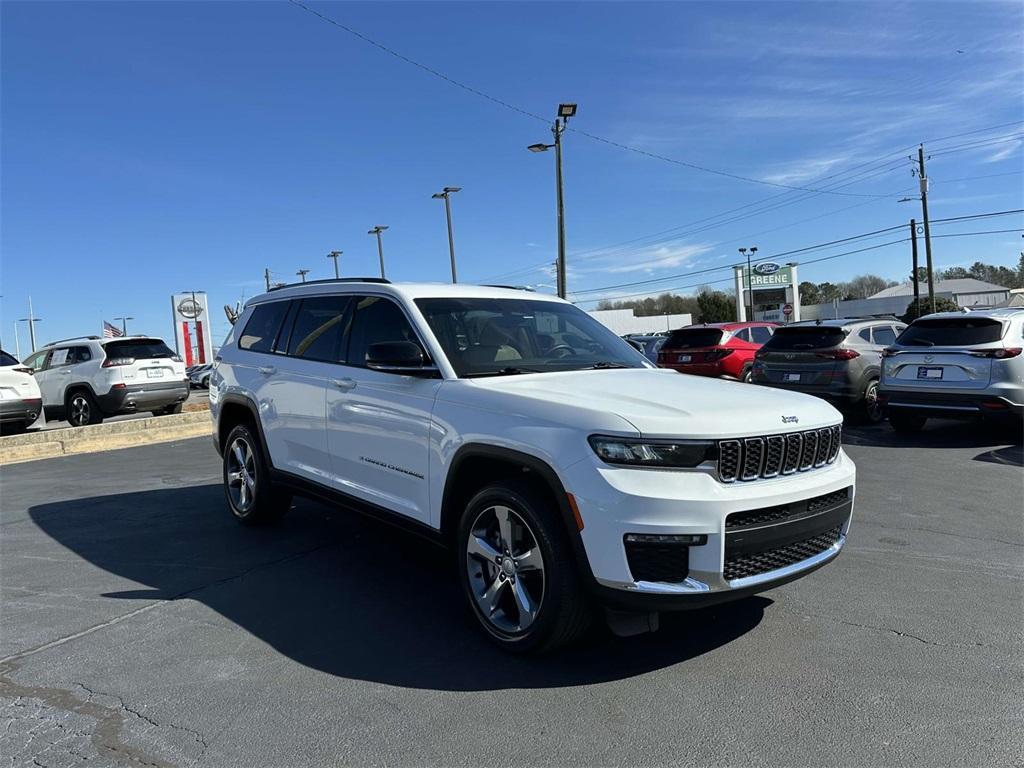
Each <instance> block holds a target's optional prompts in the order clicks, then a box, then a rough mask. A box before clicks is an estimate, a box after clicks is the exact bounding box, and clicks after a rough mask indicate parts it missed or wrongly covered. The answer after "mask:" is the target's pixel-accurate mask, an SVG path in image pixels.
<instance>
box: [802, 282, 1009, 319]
mask: <svg viewBox="0 0 1024 768" xmlns="http://www.w3.org/2000/svg"><path fill="white" fill-rule="evenodd" d="M918 290H919V291H920V293H921V296H922V297H927V296H928V281H927V280H922V281H921V282H920V284H919V288H918ZM935 295H936V297H943V298H947V299H952V300H953V301H955V302H956V303H957V305H958V306H960V307H968V308H971V307H976V308H981V307H993V306H997V305H1001V304H1003V303H1004V302H1006V301H1007V299H1008V298H1009V296H1010V290H1009V289H1008V288H1003V287H1002V286H1001V285H994V284H993V283H986V282H984V281H983V280H975V279H974V278H973V277H966V278H962V279H956V280H936V281H935ZM913 300H914V284H913V283H911V282H906V283H902V284H901V285H894V286H893V287H892V288H886V289H884V290H882V291H879V292H878V293H876V294H873V295H872V296H869V297H868V298H866V299H851V300H850V301H836V302H832V303H831V304H809V305H807V306H805V307H803V318H804V319H805V320H817V319H819V318H820V319H823V320H825V319H828V318H830V317H870V316H876V315H896V316H897V317H899V316H901V315H904V314H906V311H907V307H908V306H910V302H912V301H913Z"/></svg>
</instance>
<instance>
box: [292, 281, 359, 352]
mask: <svg viewBox="0 0 1024 768" xmlns="http://www.w3.org/2000/svg"><path fill="white" fill-rule="evenodd" d="M348 301H349V300H348V297H347V296H321V297H319V298H315V299H304V300H303V301H302V304H301V305H300V306H299V309H298V313H297V314H296V316H295V325H294V326H293V327H292V334H291V341H290V342H289V343H288V354H289V355H294V356H296V357H305V358H307V359H309V360H324V361H326V362H332V363H335V362H339V361H341V359H342V349H343V346H342V340H343V338H344V337H345V331H346V330H347V329H346V328H344V327H343V322H344V319H345V310H346V309H347V308H348Z"/></svg>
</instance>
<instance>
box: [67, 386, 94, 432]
mask: <svg viewBox="0 0 1024 768" xmlns="http://www.w3.org/2000/svg"><path fill="white" fill-rule="evenodd" d="M66 411H67V419H68V424H70V425H71V426H73V427H87V426H89V425H90V424H99V423H100V422H101V421H103V414H102V413H101V412H100V407H99V405H97V404H96V400H95V399H93V396H92V395H91V394H89V393H88V392H87V391H85V390H84V389H80V390H77V391H75V392H72V393H71V394H70V395H68V403H67V406H66Z"/></svg>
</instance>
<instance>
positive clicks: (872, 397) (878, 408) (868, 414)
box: [862, 379, 885, 424]
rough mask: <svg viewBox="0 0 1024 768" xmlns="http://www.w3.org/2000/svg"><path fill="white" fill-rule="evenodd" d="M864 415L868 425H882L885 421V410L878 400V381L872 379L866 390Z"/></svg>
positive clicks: (863, 402)
mask: <svg viewBox="0 0 1024 768" xmlns="http://www.w3.org/2000/svg"><path fill="white" fill-rule="evenodd" d="M862 406H863V408H862V414H863V417H864V422H865V423H867V424H881V423H882V422H883V421H885V410H884V409H883V407H882V403H881V402H880V401H879V399H878V379H872V380H871V381H869V382H868V385H867V386H866V387H865V388H864V400H863V401H862Z"/></svg>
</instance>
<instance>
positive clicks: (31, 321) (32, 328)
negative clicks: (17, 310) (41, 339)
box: [18, 296, 43, 352]
mask: <svg viewBox="0 0 1024 768" xmlns="http://www.w3.org/2000/svg"><path fill="white" fill-rule="evenodd" d="M42 319H43V318H41V317H36V316H35V314H34V313H33V312H32V297H31V296H29V297H28V317H22V318H20V319H19V320H18V322H20V323H28V338H29V343H30V344H31V345H32V351H33V352H35V351H36V323H38V322H41V321H42Z"/></svg>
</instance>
